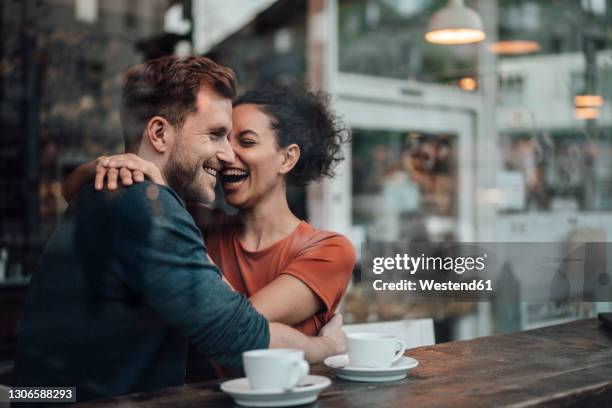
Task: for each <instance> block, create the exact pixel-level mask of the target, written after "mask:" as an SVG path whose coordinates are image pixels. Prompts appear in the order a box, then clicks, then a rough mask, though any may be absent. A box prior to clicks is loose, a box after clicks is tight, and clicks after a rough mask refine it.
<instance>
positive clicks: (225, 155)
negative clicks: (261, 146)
mask: <svg viewBox="0 0 612 408" xmlns="http://www.w3.org/2000/svg"><path fill="white" fill-rule="evenodd" d="M217 159H219V160H220V161H221V162H223V163H228V164H229V163H232V162H233V161H234V160H235V159H236V155H235V154H234V150H233V149H232V146H230V144H229V140H228V138H224V139H223V143H222V145H221V147H220V149H219V151H218V152H217Z"/></svg>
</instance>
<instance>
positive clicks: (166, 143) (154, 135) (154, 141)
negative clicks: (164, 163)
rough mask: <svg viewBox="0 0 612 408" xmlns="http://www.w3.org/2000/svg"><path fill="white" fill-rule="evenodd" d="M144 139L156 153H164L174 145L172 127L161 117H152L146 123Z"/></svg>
mask: <svg viewBox="0 0 612 408" xmlns="http://www.w3.org/2000/svg"><path fill="white" fill-rule="evenodd" d="M144 136H145V138H146V140H147V141H148V142H149V144H150V145H151V147H152V148H153V149H154V150H155V151H156V152H158V153H165V152H167V151H169V149H170V148H172V145H173V144H174V127H173V126H172V125H171V124H170V122H168V121H167V120H166V119H164V118H163V117H161V116H153V117H152V118H151V119H149V122H147V127H146V129H145V135H144Z"/></svg>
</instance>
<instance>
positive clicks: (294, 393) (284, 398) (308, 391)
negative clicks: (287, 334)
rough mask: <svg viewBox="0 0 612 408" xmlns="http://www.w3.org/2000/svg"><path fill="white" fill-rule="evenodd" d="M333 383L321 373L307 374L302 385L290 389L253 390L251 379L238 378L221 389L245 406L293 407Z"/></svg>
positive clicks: (306, 401)
mask: <svg viewBox="0 0 612 408" xmlns="http://www.w3.org/2000/svg"><path fill="white" fill-rule="evenodd" d="M330 384H331V380H330V379H329V378H327V377H322V376H320V375H307V376H306V377H304V379H303V380H302V381H301V382H300V385H298V386H297V387H295V388H293V389H291V390H289V391H283V390H281V389H278V390H252V389H251V386H250V385H249V380H248V379H246V378H238V379H236V380H230V381H226V382H224V383H223V384H221V391H223V392H225V393H228V394H229V395H231V396H232V398H233V399H234V401H235V402H236V404H238V405H242V406H245V407H291V406H294V405H303V404H309V403H311V402H313V401H315V400H316V399H317V397H318V396H319V393H320V392H321V391H323V389H325V388H327V387H328V386H329V385H330Z"/></svg>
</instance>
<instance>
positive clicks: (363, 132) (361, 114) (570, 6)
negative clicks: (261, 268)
mask: <svg viewBox="0 0 612 408" xmlns="http://www.w3.org/2000/svg"><path fill="white" fill-rule="evenodd" d="M446 4H447V2H446V1H443V0H327V1H325V0H278V1H272V0H257V1H255V0H234V1H229V2H228V1H222V0H191V1H189V0H187V1H171V0H104V1H102V0H24V1H16V0H3V1H2V2H1V8H0V21H1V28H0V30H1V35H0V106H1V109H0V117H1V120H2V136H1V138H2V139H1V140H2V144H1V149H0V186H1V188H0V208H1V222H0V282H1V283H0V295H1V296H0V307H1V308H2V312H1V313H0V315H2V319H0V330H1V332H0V346H1V349H0V353H1V355H0V360H3V359H4V360H6V359H10V357H11V356H12V354H13V352H14V342H15V336H16V330H17V324H18V319H19V316H20V313H21V307H22V305H23V301H24V300H23V299H24V294H25V289H26V287H27V281H28V277H29V276H30V275H31V273H32V272H33V271H35V267H36V262H37V259H38V257H39V255H40V253H41V251H42V248H43V247H44V245H45V242H46V240H47V239H48V237H49V236H50V234H51V232H52V231H53V229H54V228H55V226H56V225H57V222H58V220H59V219H60V218H61V216H62V213H63V212H64V210H65V208H66V203H65V202H64V200H63V198H62V197H61V194H60V191H61V183H62V181H63V180H64V179H65V177H66V175H67V174H69V172H70V171H72V170H73V169H74V168H75V167H76V166H77V165H79V164H81V163H83V162H85V161H88V160H92V159H94V158H95V157H97V156H99V155H102V154H109V153H113V152H115V153H116V152H121V151H122V146H123V144H122V137H121V130H120V123H119V115H118V111H117V107H118V106H119V100H120V93H121V77H122V73H123V71H124V70H125V69H126V68H128V67H130V66H132V65H134V64H137V63H140V62H142V61H144V60H146V59H150V58H154V57H158V56H161V55H165V54H171V53H176V54H179V55H188V54H191V53H195V54H202V55H208V56H210V57H212V58H213V59H215V60H216V61H217V62H219V63H222V64H226V65H229V66H230V67H232V68H233V69H234V70H235V71H236V73H237V75H238V79H239V84H240V90H241V91H244V90H246V89H250V88H253V87H255V86H257V85H258V84H262V83H276V84H283V83H289V82H291V81H294V80H307V81H308V82H309V83H310V85H311V86H312V87H313V88H315V89H323V90H325V91H327V92H329V93H331V94H332V95H333V101H334V107H335V110H336V112H337V113H338V114H340V115H341V116H342V118H343V120H344V121H345V123H346V124H347V125H348V126H349V127H350V129H351V131H352V142H351V143H350V144H349V145H348V146H347V147H346V151H345V153H346V157H347V160H345V161H344V162H343V163H342V164H341V166H340V167H339V168H338V176H337V177H336V178H334V179H333V180H330V181H326V182H324V183H322V184H318V185H315V186H311V187H309V188H307V189H302V190H292V191H291V193H290V198H291V203H292V207H293V209H294V211H295V212H296V214H297V215H298V216H300V217H302V218H305V219H307V220H308V221H309V222H311V223H312V224H314V225H315V226H317V227H321V228H325V229H330V230H335V231H339V232H341V233H343V234H345V235H347V236H348V237H349V238H350V239H351V241H352V242H353V244H354V245H355V247H356V249H357V251H358V253H359V251H360V248H361V244H362V242H364V241H410V240H425V241H446V242H474V241H481V242H553V243H557V244H558V245H559V248H560V251H561V250H564V249H567V248H571V247H572V246H573V245H577V243H579V242H585V241H611V240H612V107H611V104H610V102H611V101H612V1H610V0H497V1H495V0H480V1H470V0H467V1H466V2H465V4H466V6H468V7H470V8H471V9H473V10H474V11H475V12H476V13H478V16H479V17H480V18H481V20H482V22H483V25H484V31H485V33H486V39H485V40H484V41H482V42H480V43H476V44H469V45H439V44H433V43H430V42H428V41H427V40H426V39H425V32H426V31H427V27H428V23H429V20H430V18H431V17H432V15H433V14H434V13H435V12H436V11H438V10H440V9H442V8H443V7H445V6H446ZM579 96H590V98H589V97H587V98H586V99H584V98H583V99H580V98H577V97H579ZM507 268H509V269H508V270H509V271H510V272H511V273H510V275H509V276H510V281H511V282H510V283H512V279H514V278H513V276H516V275H518V274H519V273H520V272H521V271H513V269H512V268H513V266H512V260H508V263H507ZM358 269H359V267H357V270H356V273H355V277H356V278H355V279H354V281H353V283H352V285H351V287H350V290H349V292H348V295H347V298H346V300H345V302H344V304H343V306H342V307H343V312H344V314H345V317H346V320H347V321H348V322H363V321H381V320H382V321H384V320H396V319H403V318H418V317H428V318H434V319H435V329H436V332H435V334H436V341H438V342H440V341H448V340H455V339H466V338H473V337H477V336H482V335H487V334H491V333H501V332H507V331H511V330H524V329H529V328H533V327H538V326H542V325H546V324H553V323H557V322H562V321H567V320H572V319H578V318H584V317H589V316H593V314H594V313H595V312H596V311H602V310H608V309H610V305H609V304H603V303H598V304H592V303H584V302H579V301H571V300H570V301H567V302H560V303H559V302H558V303H525V302H523V303H509V304H501V305H494V304H493V305H492V304H491V303H466V302H448V301H439V302H419V303H417V302H412V301H410V300H407V298H406V297H402V296H391V295H390V296H387V297H386V298H385V299H386V300H385V301H383V302H370V301H368V299H367V298H366V296H365V295H364V292H363V291H362V287H361V285H360V282H359V279H358V277H359V273H358V272H359V271H358ZM519 286H520V285H519ZM529 289H533V288H520V287H519V290H529ZM4 360H3V361H4Z"/></svg>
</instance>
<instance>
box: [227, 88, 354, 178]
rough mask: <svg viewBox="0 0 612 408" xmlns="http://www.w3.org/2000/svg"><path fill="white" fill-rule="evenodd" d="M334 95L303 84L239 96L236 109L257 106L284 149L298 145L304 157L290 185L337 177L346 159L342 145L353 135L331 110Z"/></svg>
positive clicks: (256, 90) (297, 166) (293, 171)
mask: <svg viewBox="0 0 612 408" xmlns="http://www.w3.org/2000/svg"><path fill="white" fill-rule="evenodd" d="M330 99H331V98H330V95H329V94H327V93H325V92H316V93H315V92H310V91H308V90H307V89H306V87H305V85H303V84H295V85H292V86H274V87H272V86H264V87H260V88H257V89H255V90H252V91H249V92H247V93H245V94H244V95H242V96H240V97H238V99H236V101H235V102H234V107H236V106H239V105H245V104H252V105H257V106H259V108H260V109H261V111H262V112H264V113H265V114H267V115H268V116H269V117H270V122H271V123H272V129H273V130H274V132H275V133H276V139H277V142H278V145H279V146H280V147H286V146H289V145H290V144H293V143H295V144H297V145H298V146H299V147H300V153H301V154H300V158H299V160H298V162H297V164H296V165H295V167H294V168H293V169H292V170H291V171H290V172H289V174H288V176H287V182H288V183H289V184H291V185H293V186H305V185H307V184H309V183H311V182H313V181H317V180H320V179H322V178H324V177H333V176H334V175H335V173H334V167H335V166H336V165H337V164H338V163H339V162H340V161H342V160H344V155H343V154H342V144H343V143H346V142H347V141H348V140H349V132H348V130H347V129H346V127H345V126H344V124H343V123H342V121H341V120H340V119H339V118H338V117H336V116H335V114H334V113H333V112H332V111H331V110H330Z"/></svg>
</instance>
